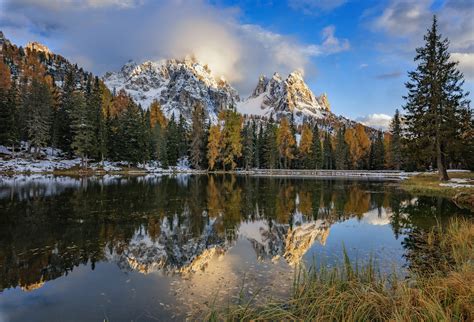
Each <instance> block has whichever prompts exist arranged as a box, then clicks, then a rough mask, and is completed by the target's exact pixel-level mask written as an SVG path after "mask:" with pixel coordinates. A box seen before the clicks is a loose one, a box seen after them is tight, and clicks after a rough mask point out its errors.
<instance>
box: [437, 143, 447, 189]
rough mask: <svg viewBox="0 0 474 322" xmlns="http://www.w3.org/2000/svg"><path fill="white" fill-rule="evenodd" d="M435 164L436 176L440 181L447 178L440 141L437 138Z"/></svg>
mask: <svg viewBox="0 0 474 322" xmlns="http://www.w3.org/2000/svg"><path fill="white" fill-rule="evenodd" d="M436 166H437V167H438V176H439V180H440V181H447V180H449V177H448V172H447V171H446V163H445V160H444V156H443V151H442V150H441V143H440V142H439V139H437V140H436Z"/></svg>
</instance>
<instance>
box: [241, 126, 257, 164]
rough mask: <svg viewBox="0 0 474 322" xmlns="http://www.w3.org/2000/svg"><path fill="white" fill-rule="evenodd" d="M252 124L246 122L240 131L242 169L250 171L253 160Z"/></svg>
mask: <svg viewBox="0 0 474 322" xmlns="http://www.w3.org/2000/svg"><path fill="white" fill-rule="evenodd" d="M254 135H255V132H254V122H252V123H251V122H247V123H246V124H245V126H244V128H243V130H242V141H243V161H244V168H245V169H246V170H248V169H250V168H251V167H252V165H253V164H254V158H255V145H254V144H255V142H256V140H255V137H254Z"/></svg>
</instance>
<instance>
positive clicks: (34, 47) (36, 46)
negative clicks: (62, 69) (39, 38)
mask: <svg viewBox="0 0 474 322" xmlns="http://www.w3.org/2000/svg"><path fill="white" fill-rule="evenodd" d="M25 49H27V51H28V50H30V51H36V52H42V53H44V54H46V56H49V55H52V52H51V50H49V48H48V47H47V46H45V45H43V44H40V43H39V42H36V41H33V42H29V43H27V44H26V46H25Z"/></svg>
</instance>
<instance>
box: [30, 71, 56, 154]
mask: <svg viewBox="0 0 474 322" xmlns="http://www.w3.org/2000/svg"><path fill="white" fill-rule="evenodd" d="M23 103H24V106H23V109H25V110H26V112H27V115H28V116H27V119H26V127H27V135H28V140H29V142H30V146H31V147H32V148H33V149H34V153H35V156H36V157H37V156H38V154H39V149H40V148H41V147H44V146H46V144H47V142H48V139H49V133H50V124H51V123H50V122H51V119H50V116H51V112H52V106H53V96H52V94H51V90H50V87H49V85H48V84H47V83H46V82H45V81H43V80H41V79H38V78H33V80H32V82H31V85H30V86H29V90H28V93H27V95H26V98H25V101H24V102H23Z"/></svg>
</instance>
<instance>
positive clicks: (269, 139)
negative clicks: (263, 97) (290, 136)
mask: <svg viewBox="0 0 474 322" xmlns="http://www.w3.org/2000/svg"><path fill="white" fill-rule="evenodd" d="M277 131H278V127H277V126H276V124H275V122H274V121H273V117H272V116H270V120H269V121H268V123H267V125H266V127H265V131H264V133H262V155H263V161H264V162H263V163H264V166H265V168H267V169H275V168H276V167H277V164H278V144H277Z"/></svg>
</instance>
